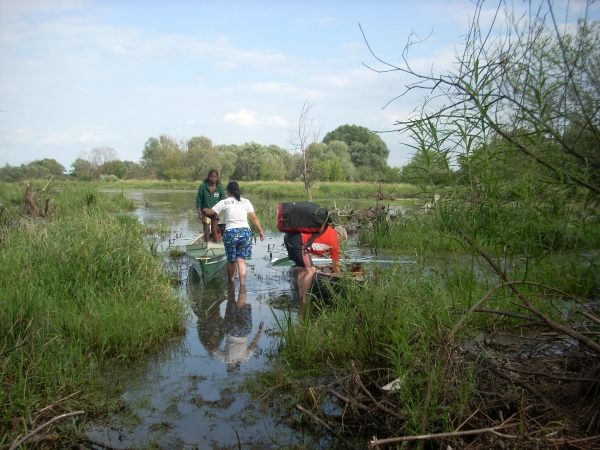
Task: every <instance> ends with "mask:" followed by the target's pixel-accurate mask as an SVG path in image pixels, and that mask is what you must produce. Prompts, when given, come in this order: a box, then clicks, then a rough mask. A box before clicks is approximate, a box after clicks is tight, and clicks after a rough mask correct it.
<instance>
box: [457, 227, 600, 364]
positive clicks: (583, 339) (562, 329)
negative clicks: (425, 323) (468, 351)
mask: <svg viewBox="0 0 600 450" xmlns="http://www.w3.org/2000/svg"><path fill="white" fill-rule="evenodd" d="M457 232H458V233H459V234H460V235H461V237H462V238H463V239H464V240H465V241H466V242H467V244H469V245H470V246H471V247H473V248H474V249H475V250H476V251H477V253H479V254H480V255H481V256H482V257H483V259H485V260H486V261H487V262H488V264H489V265H490V266H491V267H492V269H494V271H495V272H496V273H497V274H498V275H499V276H500V278H501V279H502V281H503V283H502V284H501V285H499V286H496V287H495V288H493V289H492V291H490V292H489V293H488V294H486V295H485V296H484V297H483V298H482V299H481V300H480V301H478V302H477V303H476V304H475V305H473V307H471V309H470V310H469V311H470V312H472V311H473V310H474V309H477V308H479V306H480V305H481V304H482V303H483V302H484V301H485V300H487V298H488V297H489V295H491V293H492V292H493V291H495V290H496V289H498V288H500V287H504V286H506V287H508V288H510V290H512V291H513V293H514V294H515V295H516V296H517V297H518V298H519V300H521V302H522V303H523V305H524V307H525V308H526V309H527V310H528V311H530V312H531V313H532V314H534V315H535V316H537V317H538V318H540V319H541V320H542V321H543V322H544V325H545V326H547V327H548V328H550V329H553V330H555V331H558V332H559V333H562V334H566V335H567V336H571V337H572V338H573V339H575V340H577V341H579V342H580V343H581V344H583V345H585V346H586V347H587V348H589V349H590V350H593V351H594V352H596V353H600V344H598V343H597V342H596V341H594V340H593V339H590V338H588V337H587V336H584V335H582V334H581V333H579V332H577V331H574V330H572V329H570V328H568V327H566V326H564V325H562V324H560V323H558V322H555V321H554V320H552V319H550V318H549V317H548V316H546V315H545V314H543V313H542V312H541V311H539V310H538V309H537V308H536V307H535V306H534V304H533V303H532V302H531V300H529V298H527V296H525V294H523V293H522V292H521V291H520V290H519V289H518V288H517V284H521V283H520V282H514V281H510V280H509V279H508V277H507V276H506V273H505V272H504V271H503V270H502V269H501V268H500V267H498V265H497V264H496V263H495V262H494V260H492V258H491V257H490V256H489V255H488V254H487V253H486V252H484V251H483V249H481V248H480V247H479V246H478V245H477V244H476V243H475V242H473V240H472V239H471V238H470V237H469V236H467V235H466V234H465V233H463V232H462V231H460V230H457ZM463 319H464V318H463ZM462 322H463V320H462V319H461V320H460V321H459V322H458V324H457V325H456V326H455V327H454V329H453V330H452V332H451V333H450V337H451V338H452V337H453V336H454V333H455V330H457V329H458V326H459V325H460V324H462Z"/></svg>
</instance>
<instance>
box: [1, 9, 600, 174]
mask: <svg viewBox="0 0 600 450" xmlns="http://www.w3.org/2000/svg"><path fill="white" fill-rule="evenodd" d="M555 3H557V4H560V5H561V6H565V5H566V4H567V2H566V0H565V1H563V2H560V1H558V0H557V1H555ZM582 5H583V3H582V2H578V1H573V2H570V4H569V8H570V11H569V12H570V13H571V14H577V11H578V10H581V8H582ZM496 7H497V2H489V4H488V2H486V3H485V4H484V8H483V13H482V20H483V21H485V20H491V17H492V16H493V12H494V11H495V9H496ZM474 11H475V7H474V3H473V2H472V1H469V0H435V1H430V0H420V1H407V0H395V1H393V0H371V1H366V0H358V1H357V0H331V1H328V0H319V1H312V0H303V1H292V0H277V1H275V0H264V1H259V0H246V1H229V0H219V1H202V0H196V1H191V0H190V1H186V0H170V1H153V0H146V1H142V0H121V1H111V0H103V1H93V0H92V1H88V0H0V166H4V165H6V164H9V165H12V166H16V165H21V164H24V163H25V164H26V163H29V162H32V161H34V160H39V159H44V158H53V159H56V160H57V161H58V162H59V163H61V164H62V165H63V166H64V167H65V168H66V169H67V170H69V169H70V167H71V164H72V163H73V162H74V161H75V160H76V159H77V158H78V157H81V156H82V155H84V152H89V150H91V149H93V148H96V147H111V148H113V149H114V150H115V151H116V153H117V156H118V158H119V159H120V160H128V161H134V162H139V160H140V159H141V157H142V152H143V149H144V144H145V142H146V141H147V140H148V139H149V138H150V137H158V136H159V135H161V134H167V135H169V136H172V137H174V138H176V139H185V140H187V139H190V138H192V137H194V136H206V137H208V138H209V139H211V140H212V142H213V144H214V145H218V144H237V145H241V144H244V143H246V142H257V143H259V144H263V145H278V146H279V147H281V148H284V149H287V150H292V147H291V145H290V143H289V142H290V137H291V135H292V132H293V130H294V127H297V126H298V120H299V117H300V114H301V112H302V108H303V105H304V104H305V103H306V102H308V103H309V104H311V105H312V108H311V112H312V117H313V119H314V120H315V121H316V123H318V127H319V128H320V129H321V135H320V137H321V139H322V138H323V137H324V136H325V134H326V133H327V132H329V131H332V130H334V129H335V128H337V127H339V126H340V125H345V124H351V125H359V126H363V127H366V128H369V129H370V130H373V131H381V132H384V133H382V134H380V136H381V137H382V139H383V140H384V141H385V142H386V144H387V145H388V148H389V150H390V156H389V158H388V164H390V165H392V166H402V165H404V164H406V163H407V162H408V161H409V160H410V155H411V153H412V149H411V148H410V147H409V145H407V144H409V143H410V141H409V140H408V137H407V136H405V135H403V134H399V133H398V132H394V130H395V129H396V128H395V127H394V122H395V121H397V120H401V119H404V118H406V117H407V116H408V115H409V114H410V113H411V112H412V111H413V110H414V109H415V108H418V107H419V105H420V104H421V102H422V98H423V95H424V93H422V92H420V93H411V94H410V95H406V96H404V97H400V98H398V99H396V100H394V101H392V102H391V103H390V101H391V100H392V99H394V98H396V97H397V96H398V95H399V94H401V93H402V92H403V91H404V87H405V85H406V84H407V83H408V82H410V81H411V80H410V79H409V78H407V76H405V75H403V74H402V73H400V72H387V73H377V72H376V71H375V70H372V69H385V66H383V65H382V64H381V63H380V62H378V61H377V60H376V59H375V57H374V56H373V55H372V54H371V52H370V51H369V46H370V48H371V50H373V52H374V53H375V54H376V55H377V57H378V58H380V59H381V60H383V61H386V62H390V63H392V64H401V63H402V52H403V50H404V47H405V44H406V42H407V40H408V38H409V36H410V35H411V34H416V35H418V36H419V37H422V38H425V37H428V38H427V39H426V40H425V41H424V42H423V43H421V44H419V45H417V46H413V47H412V48H411V50H410V53H409V54H408V61H409V62H410V64H411V65H412V67H413V68H415V69H416V70H417V71H424V72H429V71H433V72H435V73H444V72H445V71H448V70H450V69H451V68H452V65H453V63H454V62H455V61H456V54H457V52H460V49H461V44H462V42H463V39H464V36H465V34H466V32H467V31H468V26H469V23H470V21H471V18H472V17H473V14H474ZM590 11H591V12H592V13H593V14H595V15H596V16H600V8H599V7H598V5H596V4H594V5H592V8H591V9H590ZM359 24H360V27H359ZM361 27H362V31H363V32H364V35H365V37H366V39H367V40H368V43H369V46H367V44H366V42H365V38H363V34H362V32H361ZM367 66H368V67H367Z"/></svg>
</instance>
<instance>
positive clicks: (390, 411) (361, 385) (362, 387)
mask: <svg viewBox="0 0 600 450" xmlns="http://www.w3.org/2000/svg"><path fill="white" fill-rule="evenodd" d="M350 366H351V367H352V372H353V373H354V376H355V380H356V381H357V383H358V385H359V386H360V388H361V390H362V391H363V392H364V393H365V394H366V395H367V397H369V398H370V399H371V401H372V402H373V403H375V406H377V408H379V409H380V410H382V411H383V412H384V413H386V414H389V415H390V416H394V417H395V418H396V419H399V420H404V417H402V416H401V415H399V414H397V413H395V412H394V411H392V410H390V409H388V408H386V407H385V406H383V405H382V404H381V403H379V402H378V401H377V400H376V399H375V397H373V394H371V392H369V390H368V389H367V388H366V387H365V385H364V384H363V382H362V381H361V379H360V376H359V375H358V372H357V371H356V366H355V365H354V361H350Z"/></svg>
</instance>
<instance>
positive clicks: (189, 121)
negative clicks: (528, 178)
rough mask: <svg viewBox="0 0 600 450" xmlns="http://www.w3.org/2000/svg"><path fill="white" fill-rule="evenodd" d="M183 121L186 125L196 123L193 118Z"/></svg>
mask: <svg viewBox="0 0 600 450" xmlns="http://www.w3.org/2000/svg"><path fill="white" fill-rule="evenodd" d="M185 123H186V124H188V125H194V124H195V123H196V121H195V120H187V121H186V122H185Z"/></svg>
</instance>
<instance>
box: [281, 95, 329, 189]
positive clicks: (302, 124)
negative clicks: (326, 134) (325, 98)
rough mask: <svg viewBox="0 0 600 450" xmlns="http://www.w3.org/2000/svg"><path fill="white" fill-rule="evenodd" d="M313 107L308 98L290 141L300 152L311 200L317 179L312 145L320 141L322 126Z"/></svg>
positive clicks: (306, 187) (303, 173)
mask: <svg viewBox="0 0 600 450" xmlns="http://www.w3.org/2000/svg"><path fill="white" fill-rule="evenodd" d="M312 107H313V104H312V103H310V102H309V101H308V99H307V100H305V102H304V105H303V106H302V112H301V113H300V117H299V118H298V126H297V128H296V129H295V130H293V131H292V133H291V136H290V141H289V142H290V144H291V146H292V149H293V150H294V151H295V152H299V153H300V156H301V161H300V172H301V173H302V180H303V182H304V187H305V189H306V193H307V195H308V200H309V201H312V186H313V184H314V183H315V181H317V180H315V179H314V177H313V174H312V162H311V159H310V147H311V145H312V144H316V143H317V142H318V141H319V136H320V135H321V128H322V125H321V123H319V122H318V121H317V120H315V119H314V117H313V115H312Z"/></svg>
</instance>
